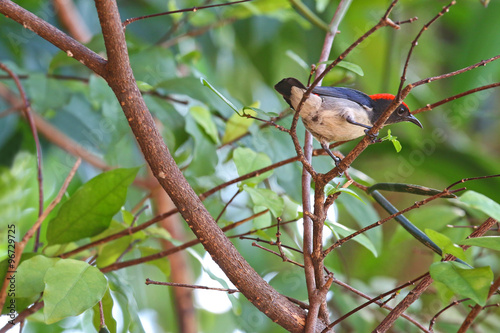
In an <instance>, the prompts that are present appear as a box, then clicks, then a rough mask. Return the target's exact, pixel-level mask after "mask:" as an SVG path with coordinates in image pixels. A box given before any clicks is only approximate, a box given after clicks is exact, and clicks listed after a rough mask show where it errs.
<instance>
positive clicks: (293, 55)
mask: <svg viewBox="0 0 500 333" xmlns="http://www.w3.org/2000/svg"><path fill="white" fill-rule="evenodd" d="M285 54H286V55H287V56H288V57H289V58H290V59H292V60H293V61H295V62H296V63H297V64H298V65H299V66H300V67H301V68H302V69H304V70H305V71H306V72H309V71H310V70H311V67H310V66H309V64H308V63H307V62H306V61H305V60H304V59H302V58H301V57H300V56H299V55H298V54H297V53H295V52H293V51H292V50H286V52H285Z"/></svg>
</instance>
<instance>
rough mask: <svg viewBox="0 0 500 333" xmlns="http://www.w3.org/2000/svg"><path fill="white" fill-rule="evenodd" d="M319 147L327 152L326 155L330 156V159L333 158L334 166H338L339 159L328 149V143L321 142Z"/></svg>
mask: <svg viewBox="0 0 500 333" xmlns="http://www.w3.org/2000/svg"><path fill="white" fill-rule="evenodd" d="M320 143H321V147H323V149H324V150H325V151H326V152H327V154H328V155H330V156H331V158H333V161H334V162H335V166H337V167H338V166H339V163H340V158H338V157H337V156H335V155H334V154H333V153H332V151H331V150H330V147H328V142H326V141H321V142H320Z"/></svg>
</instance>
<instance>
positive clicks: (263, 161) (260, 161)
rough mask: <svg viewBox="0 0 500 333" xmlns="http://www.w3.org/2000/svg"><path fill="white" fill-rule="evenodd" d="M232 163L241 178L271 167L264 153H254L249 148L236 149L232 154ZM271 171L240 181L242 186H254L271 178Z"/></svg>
mask: <svg viewBox="0 0 500 333" xmlns="http://www.w3.org/2000/svg"><path fill="white" fill-rule="evenodd" d="M233 161H234V164H236V169H237V170H238V175H240V176H243V175H246V174H247V173H250V172H252V171H255V170H259V169H262V168H265V167H267V166H269V165H271V159H270V158H269V156H267V155H266V154H264V153H256V152H254V151H253V150H252V149H250V148H236V149H235V150H234V152H233ZM272 173H273V171H272V170H271V171H268V172H264V173H263V174H260V175H258V176H256V177H253V178H249V179H246V180H244V181H242V182H241V183H242V184H247V185H249V186H252V187H253V186H255V185H257V184H259V183H260V182H261V181H263V180H264V179H266V178H268V177H269V176H271V175H272Z"/></svg>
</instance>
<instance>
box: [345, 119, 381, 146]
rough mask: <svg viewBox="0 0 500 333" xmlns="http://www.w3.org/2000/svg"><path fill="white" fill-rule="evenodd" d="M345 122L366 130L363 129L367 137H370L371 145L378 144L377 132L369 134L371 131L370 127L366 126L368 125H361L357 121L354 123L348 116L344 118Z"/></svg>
mask: <svg viewBox="0 0 500 333" xmlns="http://www.w3.org/2000/svg"><path fill="white" fill-rule="evenodd" d="M345 120H346V121H347V122H348V123H349V124H353V125H357V126H361V127H364V128H366V129H365V134H366V135H367V136H369V137H370V139H371V140H372V143H375V142H380V140H379V139H377V136H378V132H377V133H375V134H369V133H368V131H369V130H371V129H372V126H368V125H365V124H361V123H358V122H357V121H355V120H354V119H352V118H351V117H350V116H347V117H346V118H345Z"/></svg>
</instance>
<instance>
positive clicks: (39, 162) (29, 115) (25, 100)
mask: <svg viewBox="0 0 500 333" xmlns="http://www.w3.org/2000/svg"><path fill="white" fill-rule="evenodd" d="M0 69H2V70H3V71H5V72H7V74H8V75H9V76H10V77H11V78H12V79H13V80H14V82H15V84H16V87H17V89H18V90H19V95H20V96H21V100H22V101H23V104H24V107H23V108H22V112H23V115H24V117H25V118H26V120H27V121H28V124H29V126H30V130H31V134H32V135H33V140H34V141H35V147H36V162H37V163H36V164H37V180H38V217H40V216H41V215H42V214H43V202H44V200H43V174H42V148H41V145H40V140H39V138H38V131H37V130H36V126H35V121H34V119H33V115H32V110H31V104H30V102H29V101H28V97H27V96H26V92H25V91H24V88H23V86H22V84H21V81H20V80H19V77H17V75H16V73H14V72H13V71H11V70H10V69H9V68H8V67H7V66H6V65H5V64H3V63H1V62H0ZM39 246H40V229H38V230H37V231H36V238H35V245H34V249H33V252H37V251H38V247H39Z"/></svg>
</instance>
